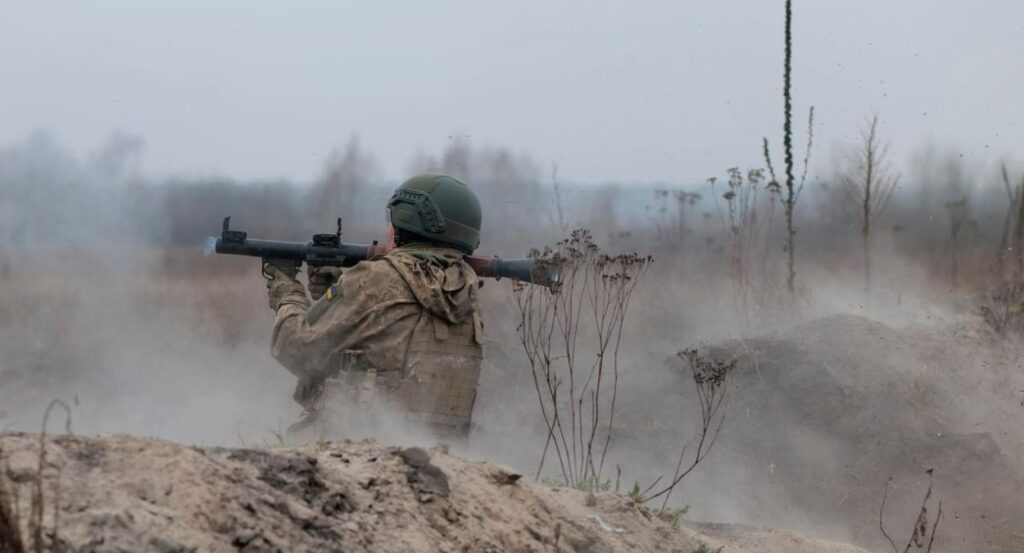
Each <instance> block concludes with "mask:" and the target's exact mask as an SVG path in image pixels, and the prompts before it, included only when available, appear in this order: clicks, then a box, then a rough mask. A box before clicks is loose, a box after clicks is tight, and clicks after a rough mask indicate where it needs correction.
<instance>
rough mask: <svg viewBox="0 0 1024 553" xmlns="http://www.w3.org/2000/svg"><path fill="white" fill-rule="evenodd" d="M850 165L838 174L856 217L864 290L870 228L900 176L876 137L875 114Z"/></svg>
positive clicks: (868, 284)
mask: <svg viewBox="0 0 1024 553" xmlns="http://www.w3.org/2000/svg"><path fill="white" fill-rule="evenodd" d="M850 164H851V165H850V167H849V168H847V170H846V172H845V174H843V175H842V177H841V178H840V184H841V185H842V187H843V189H844V190H845V191H846V194H847V197H848V198H849V199H850V201H851V202H852V203H853V205H855V206H856V208H857V214H858V216H859V218H860V236H861V248H862V250H863V256H864V291H865V292H870V291H871V231H872V229H873V228H874V224H875V223H876V222H877V221H878V218H879V217H881V216H882V213H883V212H884V211H885V208H886V206H887V205H888V204H889V200H890V199H891V198H892V194H893V192H894V191H895V190H896V187H897V186H898V185H899V181H900V176H899V174H897V173H895V172H894V171H893V170H892V168H891V166H890V163H889V144H888V143H886V142H882V140H881V139H880V138H879V137H878V115H877V114H875V115H873V116H872V117H871V119H869V120H868V121H867V123H866V125H865V127H864V128H862V129H861V132H860V144H859V145H858V146H857V149H856V151H855V152H854V154H853V156H852V159H851V160H850Z"/></svg>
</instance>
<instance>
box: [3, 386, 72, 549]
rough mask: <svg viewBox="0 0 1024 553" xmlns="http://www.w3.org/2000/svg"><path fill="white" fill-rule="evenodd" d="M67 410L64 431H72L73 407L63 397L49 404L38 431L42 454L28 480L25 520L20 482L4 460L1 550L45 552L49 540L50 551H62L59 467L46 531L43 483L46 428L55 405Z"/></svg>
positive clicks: (51, 478) (53, 477)
mask: <svg viewBox="0 0 1024 553" xmlns="http://www.w3.org/2000/svg"><path fill="white" fill-rule="evenodd" d="M55 407H60V408H62V409H64V411H65V413H66V415H67V418H66V419H65V432H66V433H68V434H70V433H71V410H70V408H68V406H67V404H65V403H64V402H63V401H60V400H57V399H55V400H53V401H51V402H50V404H49V405H48V406H47V407H46V411H45V413H44V414H43V427H42V431H41V432H40V433H39V457H38V463H37V465H36V470H35V473H34V474H33V475H32V480H31V482H29V510H28V515H27V517H26V518H27V520H24V521H23V520H22V513H21V501H20V491H19V487H18V483H17V482H14V481H13V480H11V479H10V478H9V476H8V475H9V473H10V467H9V466H7V463H6V462H5V463H4V466H3V469H4V470H3V472H2V473H0V553H28V552H32V553H43V552H44V551H46V550H47V548H46V543H47V541H49V545H50V547H49V550H50V551H52V552H53V553H59V552H60V550H61V549H60V469H59V468H56V469H55V470H54V474H53V475H52V476H51V477H50V480H52V489H51V499H50V502H51V503H52V505H51V506H50V509H51V513H52V519H51V525H50V531H49V532H46V531H45V526H44V523H43V516H44V514H45V512H46V510H47V500H46V495H45V493H44V490H43V483H44V481H45V480H46V479H47V476H46V472H47V470H46V469H47V468H48V465H47V462H46V427H47V423H48V422H49V419H50V412H51V411H52V410H53V409H54V408H55ZM0 458H3V451H2V450H0ZM23 526H24V527H25V528H26V529H27V537H26V535H23V534H22V527H23Z"/></svg>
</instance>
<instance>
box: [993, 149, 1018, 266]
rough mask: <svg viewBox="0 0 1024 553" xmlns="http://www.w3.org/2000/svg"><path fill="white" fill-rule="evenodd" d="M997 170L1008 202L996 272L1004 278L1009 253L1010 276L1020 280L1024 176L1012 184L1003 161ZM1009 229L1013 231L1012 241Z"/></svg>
mask: <svg viewBox="0 0 1024 553" xmlns="http://www.w3.org/2000/svg"><path fill="white" fill-rule="evenodd" d="M999 170H1000V173H1001V176H1002V177H1003V188H1004V189H1005V190H1006V199H1007V200H1008V201H1009V203H1008V204H1007V207H1006V218H1005V219H1004V220H1003V232H1002V235H1001V237H1000V240H999V255H998V256H996V263H997V271H996V272H997V274H998V278H999V280H1000V281H1001V280H1003V279H1004V278H1006V261H1007V256H1008V255H1009V256H1011V257H1012V258H1013V260H1014V261H1015V263H1014V265H1013V269H1014V272H1013V276H1012V277H1011V278H1012V279H1013V280H1014V281H1020V280H1022V279H1024V253H1022V251H1021V248H1022V247H1024V177H1022V178H1021V181H1020V184H1019V185H1017V186H1013V185H1012V184H1010V173H1009V170H1008V169H1007V168H1006V163H1005V162H1003V163H1002V164H1001V165H1000V166H999ZM1011 230H1012V232H1013V236H1012V242H1011V235H1010V232H1011Z"/></svg>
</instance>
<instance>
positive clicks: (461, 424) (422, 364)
mask: <svg viewBox="0 0 1024 553" xmlns="http://www.w3.org/2000/svg"><path fill="white" fill-rule="evenodd" d="M474 285H475V284H474ZM316 305H317V304H314V308H313V309H312V310H311V311H310V314H308V315H307V320H309V318H310V316H311V315H312V316H314V317H319V315H320V314H322V311H323V308H317V307H316ZM313 320H315V319H313ZM482 361H483V324H482V321H481V319H480V315H479V313H478V312H477V313H474V314H473V317H472V319H471V321H469V322H466V323H462V324H449V323H448V322H446V321H445V320H443V319H440V318H437V317H435V316H433V315H431V314H430V312H429V311H427V310H426V308H423V307H421V313H420V316H419V318H418V319H417V322H416V326H415V327H414V329H413V332H412V334H411V335H410V337H409V340H408V342H407V343H406V344H405V352H404V357H403V361H402V365H401V366H400V367H374V366H371V364H370V363H369V362H368V360H367V358H366V356H364V355H363V352H362V351H359V350H346V351H339V352H335V353H333V354H331V356H330V359H328V360H327V364H326V370H325V371H324V373H323V376H322V377H319V378H313V379H311V380H303V381H300V382H299V383H298V385H297V386H296V390H295V395H294V398H295V400H296V401H298V402H299V403H300V404H302V405H303V406H304V407H305V411H306V414H305V415H304V418H303V420H302V421H300V422H299V423H297V424H295V425H293V430H295V431H300V430H302V429H303V428H306V427H308V426H309V425H311V424H312V423H314V422H317V421H319V422H321V423H328V426H330V422H331V420H330V419H336V420H337V421H344V423H343V424H349V425H354V426H357V427H369V426H372V424H374V421H375V419H376V418H377V417H376V415H375V413H376V412H377V411H378V410H380V409H388V410H395V411H399V412H404V414H405V418H406V419H408V420H410V421H412V422H416V423H420V424H423V425H425V426H427V427H430V428H431V429H433V430H434V431H436V432H438V433H439V434H443V435H447V436H452V437H456V438H457V437H464V436H466V435H468V434H469V429H470V422H471V415H472V412H473V405H474V403H475V402H476V393H477V383H478V382H479V380H480V367H481V363H482Z"/></svg>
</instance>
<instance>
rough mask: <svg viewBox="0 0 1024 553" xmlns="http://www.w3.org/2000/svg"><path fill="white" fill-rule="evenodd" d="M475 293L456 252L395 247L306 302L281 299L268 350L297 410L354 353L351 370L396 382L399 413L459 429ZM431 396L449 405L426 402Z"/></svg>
mask: <svg viewBox="0 0 1024 553" xmlns="http://www.w3.org/2000/svg"><path fill="white" fill-rule="evenodd" d="M477 288H478V286H477V276H476V273H474V272H473V269H472V268H470V267H469V265H467V264H466V263H465V261H463V259H462V255H461V254H460V253H459V252H457V251H455V250H452V249H448V248H441V247H436V246H432V245H427V244H410V245H406V246H402V247H400V248H396V249H394V250H391V251H390V252H388V253H387V254H385V255H383V256H380V257H377V258H374V259H370V260H367V261H363V262H361V263H359V264H357V265H356V266H354V267H352V268H351V269H349V270H347V271H345V273H344V275H343V276H342V278H341V280H340V281H339V283H337V284H336V285H335V286H333V287H331V289H330V290H329V291H328V293H326V294H324V296H323V297H321V298H320V299H319V300H317V301H316V302H313V303H312V304H311V303H310V302H309V300H308V299H307V298H306V297H305V294H304V293H303V294H301V297H299V294H298V293H294V294H293V295H294V297H286V298H285V299H284V300H283V301H282V302H281V306H280V308H279V309H278V311H277V316H276V319H275V321H274V331H273V337H272V345H271V351H272V353H273V356H274V358H275V359H277V360H278V361H279V362H280V363H281V364H282V365H284V367H285V368H287V369H288V370H289V371H291V372H292V373H293V374H294V375H295V376H297V377H298V378H299V385H298V388H297V390H296V399H297V400H298V401H300V403H302V402H304V397H306V396H307V394H308V392H309V390H311V389H313V388H315V387H317V386H319V385H320V384H321V383H322V382H323V381H324V380H325V379H327V378H331V377H334V376H336V372H337V370H338V362H337V359H339V358H340V357H341V356H343V355H344V353H346V352H357V353H358V354H359V358H360V365H361V366H360V367H358V368H359V369H360V370H365V369H368V368H369V369H374V370H376V371H377V373H379V374H381V376H382V377H384V379H385V380H386V381H387V382H389V383H390V387H391V391H398V390H397V388H398V387H399V386H400V385H401V386H402V387H403V390H402V391H401V394H400V395H401V396H402V398H403V402H404V403H406V406H407V407H410V408H411V409H412V410H413V411H422V412H426V413H428V414H427V415H425V416H423V417H420V418H426V419H427V422H446V420H447V419H450V418H451V417H450V416H449V415H451V416H454V417H455V418H454V419H451V421H448V422H453V423H458V424H462V423H464V422H465V423H467V424H468V419H469V412H468V411H469V410H471V409H472V403H473V400H474V399H475V394H476V385H477V380H478V379H479V370H480V359H481V357H482V349H481V344H482V322H481V319H480V313H479V302H478V296H477ZM399 381H401V382H399ZM409 383H414V384H417V385H416V386H406V384H409ZM431 383H433V384H434V388H436V389H434V390H433V391H431V390H430V389H428V388H430V387H431ZM439 394H440V395H445V394H447V395H451V396H452V397H453V398H454V399H452V400H451V401H449V400H448V399H446V398H444V397H434V396H438V395H439ZM455 396H458V397H455ZM449 403H450V404H451V405H447V404H449ZM467 404H468V405H467ZM434 411H437V412H438V413H437V414H439V415H440V416H435V415H434V414H430V413H433V412H434ZM463 419H465V420H463Z"/></svg>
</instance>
